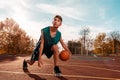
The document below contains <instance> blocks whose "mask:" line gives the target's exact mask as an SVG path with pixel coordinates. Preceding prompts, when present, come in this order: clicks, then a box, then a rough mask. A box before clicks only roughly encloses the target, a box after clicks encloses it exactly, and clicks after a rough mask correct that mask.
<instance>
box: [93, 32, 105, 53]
mask: <svg viewBox="0 0 120 80" xmlns="http://www.w3.org/2000/svg"><path fill="white" fill-rule="evenodd" d="M105 37H106V34H105V33H99V34H98V36H96V39H95V41H94V52H95V53H98V54H101V53H102V54H104V47H105V41H106V39H105Z"/></svg>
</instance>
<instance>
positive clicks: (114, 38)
mask: <svg viewBox="0 0 120 80" xmlns="http://www.w3.org/2000/svg"><path fill="white" fill-rule="evenodd" d="M109 40H111V42H112V46H113V47H112V53H114V54H117V53H120V51H119V50H120V32H119V31H113V32H111V33H110V39H109Z"/></svg>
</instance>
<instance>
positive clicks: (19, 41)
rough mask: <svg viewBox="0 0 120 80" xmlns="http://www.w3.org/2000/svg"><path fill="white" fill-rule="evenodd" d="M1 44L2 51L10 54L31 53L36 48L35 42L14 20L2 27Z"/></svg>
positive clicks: (8, 20)
mask: <svg viewBox="0 0 120 80" xmlns="http://www.w3.org/2000/svg"><path fill="white" fill-rule="evenodd" d="M1 26H2V27H1ZM0 43H1V44H0V49H4V50H5V51H6V52H5V53H9V54H18V53H30V52H32V50H33V47H34V40H33V39H31V38H30V37H29V36H28V35H27V34H26V32H25V31H24V30H22V29H21V28H19V25H18V24H17V23H16V22H15V21H14V20H13V19H12V18H11V19H9V18H6V20H4V21H3V22H2V25H0Z"/></svg>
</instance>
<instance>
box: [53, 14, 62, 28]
mask: <svg viewBox="0 0 120 80" xmlns="http://www.w3.org/2000/svg"><path fill="white" fill-rule="evenodd" d="M52 24H53V26H54V27H55V28H58V27H59V26H61V24H62V17H61V16H60V15H56V16H55V17H54V20H53V22H52Z"/></svg>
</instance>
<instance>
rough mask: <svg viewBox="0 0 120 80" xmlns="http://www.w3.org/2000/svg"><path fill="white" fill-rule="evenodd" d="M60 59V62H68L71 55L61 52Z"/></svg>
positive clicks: (64, 51)
mask: <svg viewBox="0 0 120 80" xmlns="http://www.w3.org/2000/svg"><path fill="white" fill-rule="evenodd" d="M59 58H60V60H62V61H67V60H68V59H69V58H70V54H69V52H68V51H66V50H63V51H61V52H60V54H59Z"/></svg>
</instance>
